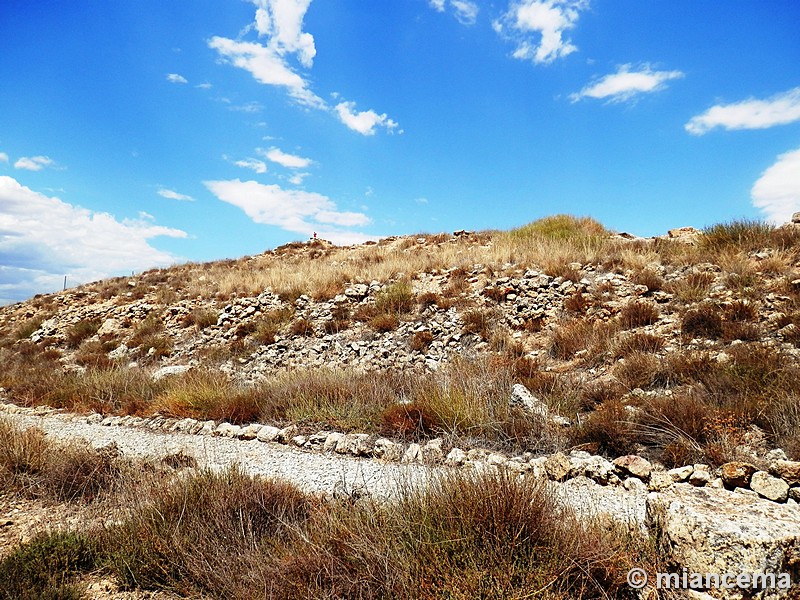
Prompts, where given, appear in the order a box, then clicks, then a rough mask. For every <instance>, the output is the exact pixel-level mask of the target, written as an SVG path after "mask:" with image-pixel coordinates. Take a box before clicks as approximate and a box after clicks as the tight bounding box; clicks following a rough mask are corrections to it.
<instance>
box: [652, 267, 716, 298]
mask: <svg viewBox="0 0 800 600" xmlns="http://www.w3.org/2000/svg"><path fill="white" fill-rule="evenodd" d="M714 279H715V277H714V274H713V273H708V272H706V271H691V272H689V273H687V274H686V275H685V276H684V277H681V278H678V279H673V280H671V281H669V282H668V283H667V284H666V285H665V286H664V289H665V290H666V291H668V292H669V293H671V294H675V297H676V298H677V299H678V300H679V301H681V302H687V303H689V302H698V301H700V300H703V299H704V298H706V296H707V295H708V290H709V288H710V287H711V284H712V283H713V282H714Z"/></svg>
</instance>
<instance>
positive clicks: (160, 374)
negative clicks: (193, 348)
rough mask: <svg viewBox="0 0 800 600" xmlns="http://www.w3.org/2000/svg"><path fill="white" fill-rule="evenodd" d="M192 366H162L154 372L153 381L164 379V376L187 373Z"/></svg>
mask: <svg viewBox="0 0 800 600" xmlns="http://www.w3.org/2000/svg"><path fill="white" fill-rule="evenodd" d="M191 368H192V367H191V366H189V365H171V366H168V367H161V368H160V369H157V370H156V371H154V372H153V375H152V377H153V381H158V380H159V379H163V378H164V377H169V376H170V375H181V374H183V373H186V371H188V370H189V369H191Z"/></svg>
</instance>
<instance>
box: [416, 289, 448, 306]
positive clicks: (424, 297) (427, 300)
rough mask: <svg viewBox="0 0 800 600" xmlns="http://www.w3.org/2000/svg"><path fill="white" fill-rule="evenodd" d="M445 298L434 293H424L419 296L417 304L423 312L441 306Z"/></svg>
mask: <svg viewBox="0 0 800 600" xmlns="http://www.w3.org/2000/svg"><path fill="white" fill-rule="evenodd" d="M442 300H443V298H442V297H441V296H440V295H439V294H436V293H434V292H423V293H422V294H420V295H419V296H417V304H418V305H419V309H420V310H421V311H423V310H425V309H427V308H430V307H431V306H440V304H441V302H442Z"/></svg>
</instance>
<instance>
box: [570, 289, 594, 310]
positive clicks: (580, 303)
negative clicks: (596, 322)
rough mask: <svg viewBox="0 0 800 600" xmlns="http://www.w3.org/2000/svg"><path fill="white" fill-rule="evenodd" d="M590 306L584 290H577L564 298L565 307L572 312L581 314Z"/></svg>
mask: <svg viewBox="0 0 800 600" xmlns="http://www.w3.org/2000/svg"><path fill="white" fill-rule="evenodd" d="M588 307H589V302H588V300H587V299H586V297H585V296H584V295H583V293H582V292H580V291H577V292H575V293H574V294H572V295H571V296H570V297H569V298H567V299H566V300H564V308H565V309H566V310H568V311H569V312H571V313H575V314H581V313H583V312H584V311H586V309H587V308H588Z"/></svg>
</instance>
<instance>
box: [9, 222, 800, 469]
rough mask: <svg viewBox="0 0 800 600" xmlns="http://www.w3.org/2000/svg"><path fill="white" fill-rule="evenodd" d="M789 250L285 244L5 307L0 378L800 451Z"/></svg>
mask: <svg viewBox="0 0 800 600" xmlns="http://www.w3.org/2000/svg"><path fill="white" fill-rule="evenodd" d="M798 253H800V226H797V225H794V224H789V225H786V226H784V227H781V228H773V227H770V226H767V225H764V224H761V223H754V222H733V223H727V224H721V225H717V226H714V227H710V228H708V229H707V230H705V231H704V232H700V231H697V230H691V229H690V228H687V229H681V230H673V231H672V232H671V233H670V234H668V235H665V236H662V237H658V238H651V239H642V238H634V237H632V236H628V235H617V234H612V233H610V232H608V231H606V230H605V229H604V228H603V227H602V226H601V225H600V224H599V223H596V222H594V221H592V220H591V219H585V218H584V219H577V218H573V217H567V216H556V217H550V218H546V219H542V220H540V221H537V222H534V223H532V224H530V225H528V226H525V227H522V228H520V229H517V230H512V231H509V232H479V233H475V232H456V233H455V234H453V235H448V234H438V235H419V236H409V237H398V238H388V239H385V240H382V241H381V242H380V243H377V244H365V245H361V246H351V247H335V246H333V245H331V244H330V243H327V242H325V241H323V240H312V241H309V242H305V243H300V242H298V243H292V244H288V245H286V246H283V247H280V248H277V249H275V250H273V251H268V252H265V253H263V254H260V255H257V256H252V257H245V258H242V259H238V260H227V261H220V262H214V263H208V264H186V265H179V266H176V267H172V268H169V269H158V270H152V271H148V272H144V273H141V274H138V275H136V276H133V277H130V278H117V279H112V280H106V281H101V282H97V283H92V284H88V285H84V286H81V287H79V288H75V289H69V290H67V291H65V292H63V293H57V294H52V295H44V296H37V297H35V298H33V299H31V300H29V301H26V302H23V303H20V304H16V305H12V306H6V307H3V308H0V337H1V339H2V341H1V342H0V346H1V348H0V361H2V364H3V365H4V368H3V371H2V373H1V374H0V387H3V388H5V395H6V396H7V398H8V399H9V400H10V401H12V402H14V403H17V404H20V405H25V406H33V405H38V404H46V405H49V406H53V407H60V408H61V407H63V408H69V409H71V410H78V411H95V412H99V413H101V414H117V415H128V414H130V415H138V416H144V415H150V414H154V413H158V414H161V415H163V416H167V417H174V418H183V417H192V418H196V419H201V420H202V419H215V420H218V421H230V422H233V423H239V424H242V423H248V422H256V421H257V422H259V423H270V424H274V425H278V426H285V425H287V424H289V423H294V424H296V425H298V426H300V427H301V429H303V430H306V431H311V430H314V431H316V430H317V429H319V428H323V429H334V430H338V431H344V432H355V431H359V432H365V433H369V434H373V433H379V434H382V435H386V436H389V437H393V438H405V439H425V438H433V437H441V436H444V437H445V438H447V439H448V440H449V441H450V442H452V443H456V442H458V443H461V444H464V445H476V444H477V445H484V446H485V445H488V446H489V447H494V448H498V449H507V450H510V451H517V452H518V451H532V452H542V451H555V450H565V449H570V448H576V447H577V448H580V449H586V450H589V451H592V452H599V453H602V454H605V455H608V456H611V457H614V456H618V455H623V454H628V453H632V452H637V453H639V454H644V455H646V456H648V457H649V458H651V459H654V460H657V461H659V462H661V463H663V464H664V465H665V466H667V467H673V466H680V465H683V464H690V463H692V462H707V463H709V464H712V465H718V464H721V463H723V462H726V461H729V460H733V459H747V460H756V459H758V458H759V457H762V458H763V456H764V455H765V454H766V453H767V452H768V451H769V450H771V449H774V448H778V447H780V448H782V449H783V450H784V451H785V452H786V453H787V454H788V455H790V456H794V457H800V454H799V453H800V405H799V404H798V394H799V393H800V364H799V363H798V356H800V350H798V348H797V346H798V345H800V329H798V326H800V263H798V260H799V259H798ZM164 375H169V376H164ZM517 383H519V384H523V385H524V386H525V387H526V388H527V389H528V390H529V391H530V392H531V394H532V395H533V398H531V399H529V400H527V401H526V402H527V403H528V407H527V408H526V406H525V403H524V402H522V403H521V404H520V403H517V405H515V404H514V403H513V402H512V403H509V397H510V394H511V390H512V386H513V385H514V384H517ZM531 407H533V408H531ZM545 413H547V414H548V415H549V417H556V416H557V417H559V418H542V415H543V414H545Z"/></svg>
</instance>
